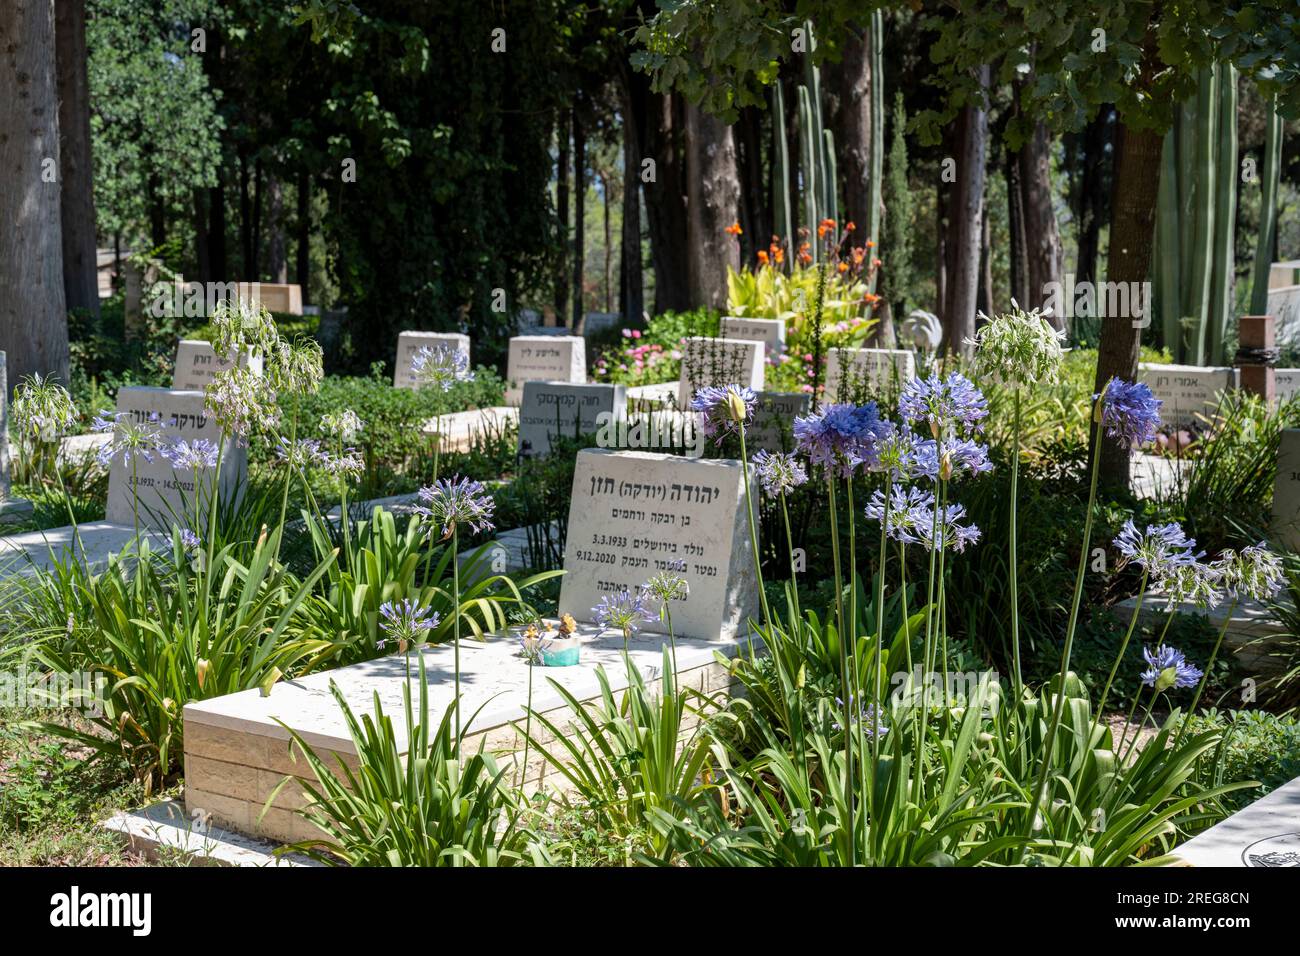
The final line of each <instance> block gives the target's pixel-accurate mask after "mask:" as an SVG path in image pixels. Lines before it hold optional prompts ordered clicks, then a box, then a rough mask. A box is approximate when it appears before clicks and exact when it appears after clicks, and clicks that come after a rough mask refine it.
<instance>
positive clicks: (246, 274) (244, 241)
mask: <svg viewBox="0 0 1300 956" xmlns="http://www.w3.org/2000/svg"><path fill="white" fill-rule="evenodd" d="M248 180H249V175H248V157H247V156H246V155H244V154H243V153H241V154H240V155H239V240H240V253H241V258H242V260H243V261H241V262H240V263H239V278H240V280H241V281H243V282H252V281H253V280H255V279H256V278H257V275H256V274H255V272H254V268H255V266H254V252H253V204H252V202H251V201H250V196H249V193H248Z"/></svg>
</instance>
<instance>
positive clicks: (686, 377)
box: [677, 335, 763, 408]
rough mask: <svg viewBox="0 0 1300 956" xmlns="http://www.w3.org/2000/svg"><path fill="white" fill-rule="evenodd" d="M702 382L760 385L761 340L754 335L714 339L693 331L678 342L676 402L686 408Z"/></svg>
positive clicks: (756, 388)
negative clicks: (679, 368) (678, 359)
mask: <svg viewBox="0 0 1300 956" xmlns="http://www.w3.org/2000/svg"><path fill="white" fill-rule="evenodd" d="M706 385H719V386H720V385H744V386H747V387H749V388H752V389H754V391H758V390H759V389H761V388H762V387H763V343H762V342H760V341H759V340H757V339H715V338H709V337H708V336H703V335H693V336H691V337H690V338H687V339H685V340H683V342H682V368H681V374H680V376H679V377H678V379H677V405H678V407H679V408H686V407H687V406H689V405H690V403H691V399H692V398H694V397H695V390H696V389H698V388H703V387H704V386H706Z"/></svg>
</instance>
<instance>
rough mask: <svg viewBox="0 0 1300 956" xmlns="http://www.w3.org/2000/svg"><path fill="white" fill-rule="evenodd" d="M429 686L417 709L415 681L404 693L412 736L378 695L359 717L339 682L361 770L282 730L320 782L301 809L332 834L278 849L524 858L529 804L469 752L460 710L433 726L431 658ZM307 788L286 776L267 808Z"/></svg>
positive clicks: (383, 856)
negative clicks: (523, 816)
mask: <svg viewBox="0 0 1300 956" xmlns="http://www.w3.org/2000/svg"><path fill="white" fill-rule="evenodd" d="M419 688H420V693H419V702H418V704H416V705H414V706H413V705H412V702H411V682H410V681H408V682H406V683H405V684H404V685H403V687H402V707H403V711H404V717H405V725H404V727H403V730H404V731H405V732H404V733H401V734H399V733H398V732H397V730H396V729H395V728H394V726H393V719H392V718H391V717H389V716H387V715H386V714H385V713H384V711H383V706H382V705H381V704H380V702H379V695H378V694H377V693H376V694H375V699H374V708H373V712H372V713H362V714H361V715H360V716H359V717H358V715H357V714H356V713H355V712H354V711H353V710H352V708H351V707H350V706H349V705H348V702H347V700H346V699H345V698H344V697H343V694H342V693H341V692H340V691H339V689H338V687H337V686H336V685H334V684H333V683H332V682H331V684H330V691H331V692H332V693H333V695H334V699H335V700H336V701H337V702H338V705H339V709H340V710H341V711H342V712H343V717H344V719H345V720H346V721H347V725H348V733H349V734H350V735H351V737H352V741H353V743H354V744H355V745H356V754H357V758H358V764H359V765H358V766H357V767H356V768H355V769H353V768H352V767H349V766H348V765H347V763H345V762H344V761H343V760H342V759H341V758H338V757H335V758H334V761H331V760H330V759H329V758H328V757H327V756H321V755H319V754H317V753H316V751H315V750H314V749H313V748H312V746H311V745H310V744H309V743H307V742H306V741H305V740H303V738H302V736H301V735H300V734H299V733H298V732H297V731H296V730H294V729H293V728H292V727H289V726H288V725H285V724H282V726H284V728H285V730H287V731H288V732H289V736H290V738H291V740H292V744H291V746H292V747H293V748H294V750H296V752H297V754H298V755H301V756H302V757H303V758H304V759H305V761H306V763H307V769H308V770H309V771H310V772H311V774H312V777H313V778H314V782H303V783H301V787H302V790H303V791H304V792H305V793H306V795H307V797H308V802H307V804H306V806H305V807H304V808H303V809H301V810H299V811H297V812H298V813H299V814H300V815H301V816H302V817H303V818H304V819H306V820H307V821H308V822H310V823H313V824H315V825H316V826H317V827H319V828H320V829H321V830H323V831H324V832H325V836H324V837H323V838H321V839H317V840H306V841H303V842H300V843H296V844H291V845H289V846H286V847H283V848H281V849H279V850H277V852H284V853H295V852H296V853H304V854H306V855H308V856H310V857H313V858H315V859H317V860H320V861H321V862H324V863H329V864H337V863H340V862H341V863H344V864H347V865H349V866H509V865H511V864H513V863H516V862H518V861H519V860H520V858H521V854H522V851H523V849H524V843H525V836H524V834H523V832H522V831H521V830H520V829H519V828H518V821H519V806H518V804H517V803H516V801H515V798H514V797H513V796H512V795H511V794H510V793H509V792H508V791H507V790H506V789H505V788H504V787H503V786H502V785H501V781H502V777H503V776H504V773H505V771H504V770H502V769H500V768H498V767H497V764H496V762H495V761H494V760H493V758H492V756H491V755H490V754H488V753H485V752H483V751H482V750H479V751H478V752H476V753H472V754H470V755H469V756H468V757H465V756H464V755H463V754H462V752H461V751H462V745H463V743H464V738H463V736H462V737H461V738H457V737H456V736H455V733H454V731H453V730H452V715H453V714H454V713H455V707H454V706H453V707H448V708H447V710H446V711H444V712H443V715H442V719H441V720H439V721H438V722H437V723H436V724H435V723H433V719H432V717H431V715H430V713H429V685H428V680H427V678H426V676H425V672H424V659H423V657H421V658H420V676H419ZM472 722H473V721H472V718H471V720H470V721H469V722H467V723H466V729H468V727H469V724H470V723H472ZM298 783H299V780H298V778H297V777H286V778H285V780H284V781H283V782H282V783H281V784H280V786H279V787H277V788H276V790H275V791H274V792H273V793H272V794H271V796H270V797H269V798H268V799H267V803H266V806H267V807H270V805H271V802H272V801H273V800H274V799H275V797H276V796H277V795H278V794H279V792H280V790H281V789H282V788H283V787H284V786H286V785H291V786H297V785H298Z"/></svg>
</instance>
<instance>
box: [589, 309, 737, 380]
mask: <svg viewBox="0 0 1300 956" xmlns="http://www.w3.org/2000/svg"><path fill="white" fill-rule="evenodd" d="M718 322H719V316H718V314H717V313H716V312H712V311H710V310H708V309H693V310H692V311H690V312H664V313H662V314H661V315H657V316H655V317H654V318H653V319H651V320H650V323H649V324H648V325H647V326H646V327H645V329H624V330H623V333H622V335H623V341H622V342H621V343H620V344H619V345H617V346H615V347H613V348H607V349H605V350H604V351H603V352H601V353H600V356H599V357H598V358H597V359H596V363H595V366H594V367H593V369H592V378H593V379H595V380H596V381H598V382H614V383H617V384H621V385H653V384H655V383H657V382H675V381H677V379H678V376H679V375H680V374H681V344H682V340H683V339H685V338H687V337H689V336H693V335H704V336H710V337H714V336H717V334H718V327H719V326H718Z"/></svg>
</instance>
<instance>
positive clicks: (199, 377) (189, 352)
mask: <svg viewBox="0 0 1300 956" xmlns="http://www.w3.org/2000/svg"><path fill="white" fill-rule="evenodd" d="M231 364H232V363H231V362H229V361H227V360H226V359H223V358H222V357H221V356H220V355H218V354H217V351H216V349H214V348H213V347H212V343H211V342H205V341H203V340H202V339H181V340H180V342H179V343H178V344H177V346H176V369H175V371H174V372H173V373H172V388H174V389H181V390H186V391H199V392H201V391H203V390H204V389H205V388H207V387H208V384H209V383H211V381H212V378H213V376H215V375H216V374H217V373H218V372H224V371H225V370H226V369H228V368H230V366H231ZM239 364H240V365H250V364H251V365H252V367H253V371H255V372H258V373H259V374H260V373H261V371H262V358H261V356H250V355H247V354H245V355H244V356H242V358H241V361H240V363H239Z"/></svg>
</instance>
